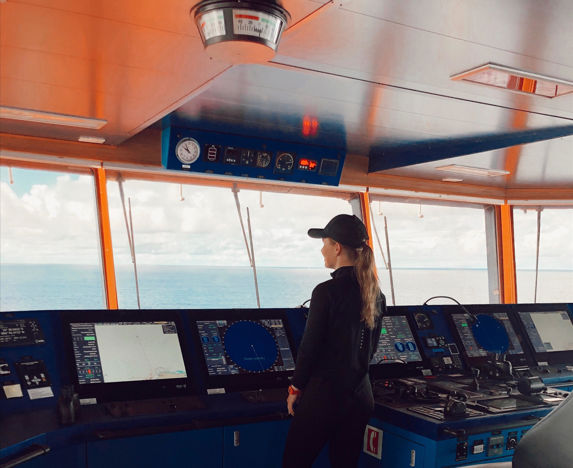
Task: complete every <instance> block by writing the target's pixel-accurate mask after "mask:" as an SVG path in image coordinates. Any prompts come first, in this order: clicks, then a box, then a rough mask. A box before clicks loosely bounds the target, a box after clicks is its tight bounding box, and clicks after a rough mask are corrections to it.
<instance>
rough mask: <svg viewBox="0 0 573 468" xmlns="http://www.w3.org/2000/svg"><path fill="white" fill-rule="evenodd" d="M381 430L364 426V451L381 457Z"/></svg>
mask: <svg viewBox="0 0 573 468" xmlns="http://www.w3.org/2000/svg"><path fill="white" fill-rule="evenodd" d="M383 435H384V434H383V432H382V430H381V429H378V428H376V427H373V426H366V430H365V431H364V449H363V450H364V453H367V454H368V455H371V456H373V457H376V458H378V459H379V460H381V459H382V436H383Z"/></svg>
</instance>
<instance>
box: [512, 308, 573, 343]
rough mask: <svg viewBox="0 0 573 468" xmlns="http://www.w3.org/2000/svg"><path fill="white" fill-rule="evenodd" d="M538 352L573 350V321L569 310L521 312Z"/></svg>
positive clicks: (526, 328)
mask: <svg viewBox="0 0 573 468" xmlns="http://www.w3.org/2000/svg"><path fill="white" fill-rule="evenodd" d="M519 317H520V319H521V321H522V323H523V325H524V327H525V331H526V332H527V336H528V337H529V341H530V342H531V345H532V346H533V350H534V351H535V352H536V353H554V352H558V351H573V323H572V322H571V319H570V318H569V314H568V313H567V311H564V310H563V311H560V310H555V311H547V312H545V311H544V312H519Z"/></svg>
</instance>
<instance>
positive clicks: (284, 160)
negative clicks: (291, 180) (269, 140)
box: [275, 153, 294, 174]
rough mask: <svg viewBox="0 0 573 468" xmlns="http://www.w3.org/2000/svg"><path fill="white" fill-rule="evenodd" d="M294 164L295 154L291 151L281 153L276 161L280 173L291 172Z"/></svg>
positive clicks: (277, 170) (276, 169) (276, 168)
mask: <svg viewBox="0 0 573 468" xmlns="http://www.w3.org/2000/svg"><path fill="white" fill-rule="evenodd" d="M293 166H294V156H293V155H292V154H291V153H281V154H279V155H278V156H277V161H276V162H275V171H276V172H279V173H284V174H286V173H289V172H291V171H292V168H293Z"/></svg>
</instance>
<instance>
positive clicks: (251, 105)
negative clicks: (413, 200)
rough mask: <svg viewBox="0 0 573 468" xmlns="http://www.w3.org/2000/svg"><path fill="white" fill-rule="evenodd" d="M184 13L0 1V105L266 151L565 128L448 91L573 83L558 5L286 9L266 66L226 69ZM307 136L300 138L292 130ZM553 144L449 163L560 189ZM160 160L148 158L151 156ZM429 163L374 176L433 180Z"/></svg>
mask: <svg viewBox="0 0 573 468" xmlns="http://www.w3.org/2000/svg"><path fill="white" fill-rule="evenodd" d="M195 3H197V0H187V1H183V0H172V1H170V2H157V1H156V0H137V1H136V0H114V1H112V0H102V1H99V2H94V1H92V0H26V1H19V0H10V1H8V2H4V3H0V9H1V14H0V61H1V63H2V67H1V69H0V79H1V81H0V104H1V105H4V106H12V107H23V108H31V109H36V110H44V111H49V112H58V113H65V114H73V115H81V116H86V117H97V118H102V119H106V120H107V121H108V124H107V125H106V126H105V127H103V128H102V129H101V130H99V131H92V132H88V134H95V135H99V136H104V137H105V138H106V139H107V141H106V143H108V144H121V143H122V142H124V141H125V140H126V139H128V138H129V137H131V136H132V135H134V134H136V133H137V132H139V131H141V130H143V129H144V128H146V127H147V126H150V125H152V124H154V123H157V122H159V120H160V119H161V118H162V117H163V116H165V115H166V114H168V113H170V112H171V111H174V112H173V119H174V121H176V122H179V123H184V124H188V125H196V126H203V127H209V128H217V129H219V130H224V131H232V132H241V133H247V134H253V135H255V134H256V135H257V136H264V137H268V138H289V139H295V140H301V141H307V142H310V143H316V144H323V145H340V144H344V145H346V147H347V150H348V152H349V153H351V154H356V155H369V154H370V153H371V152H372V151H373V149H375V148H377V147H379V146H380V145H387V144H392V143H404V142H419V141H424V140H428V139H436V138H448V139H455V138H458V137H465V136H472V135H473V136H475V135H488V136H492V135H493V136H495V135H498V134H501V133H504V132H509V131H512V130H526V129H542V128H548V127H557V126H564V125H571V124H572V123H573V94H569V95H565V96H562V97H560V98H556V99H547V98H543V97H539V96H529V95H524V94H515V93H511V92H508V91H504V90H500V89H494V88H489V87H485V86H479V85H475V84H470V83H467V82H462V81H453V80H451V79H450V76H451V75H452V74H455V73H459V72H461V71H464V70H466V69H469V68H472V67H475V66H477V65H482V64H484V63H487V62H495V63H499V64H501V65H505V66H509V67H514V68H518V69H523V70H527V71H530V72H533V73H538V74H546V75H549V76H553V77H557V78H561V79H565V80H570V81H571V80H573V28H571V19H572V18H573V2H571V1H570V0H552V1H550V2H539V1H537V0H504V1H503V2H499V1H496V0H465V1H460V0H430V1H427V2H399V1H395V0H376V1H373V0H338V1H336V2H330V1H328V0H284V2H283V4H284V6H285V8H286V9H287V10H288V11H289V12H290V13H291V16H292V21H291V23H290V25H289V26H290V29H288V30H287V31H286V32H285V33H284V35H283V39H282V43H281V45H280V48H279V53H278V54H277V55H276V56H275V58H274V59H273V60H272V62H271V63H268V64H259V65H252V64H251V65H238V66H231V65H230V64H228V63H223V62H218V61H216V60H214V59H212V58H211V57H210V55H209V50H208V49H207V50H204V49H203V46H202V43H201V40H200V39H199V37H198V34H197V31H196V28H195V25H194V24H193V21H192V19H191V17H190V15H189V10H190V8H191V7H192V6H193V5H194V4H195ZM304 116H312V117H315V118H317V119H318V121H319V122H320V126H319V133H318V135H317V136H316V137H314V139H309V137H305V136H304V135H302V133H301V126H302V119H303V118H304ZM0 124H1V126H2V131H4V132H8V133H17V134H29V135H36V136H48V137H52V138H62V139H71V140H74V139H77V137H78V136H79V135H84V134H86V131H85V130H81V129H77V128H72V127H62V128H54V127H53V126H48V125H38V124H30V123H24V122H17V121H13V120H2V121H1V122H0ZM571 145H572V139H571V137H565V138H561V139H557V140H551V141H547V142H539V143H532V144H529V145H523V146H521V147H518V148H517V149H512V148H508V149H501V150H495V151H487V152H484V153H479V154H474V155H467V156H461V157H457V158H451V159H449V160H448V161H447V162H448V163H451V162H455V163H457V164H464V165H471V166H480V167H487V168H492V169H495V168H508V167H509V168H510V170H511V174H510V175H509V176H507V177H501V178H488V179H481V178H477V177H476V178H473V177H472V176H470V177H466V179H465V180H467V181H469V182H471V183H476V184H482V185H489V186H496V187H521V186H545V185H552V184H554V185H556V186H566V185H569V186H573V164H572V162H571V161H572V154H573V148H572V146H571ZM158 157H159V155H158ZM443 164H445V162H444V161H438V162H431V163H430V162H426V163H422V164H417V165H414V166H410V167H402V168H397V169H392V170H389V171H385V172H386V173H388V174H392V175H400V176H408V177H418V178H422V179H432V180H440V179H441V178H442V177H443V175H442V174H441V173H436V171H435V166H436V165H443Z"/></svg>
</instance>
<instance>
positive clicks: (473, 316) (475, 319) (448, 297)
mask: <svg viewBox="0 0 573 468" xmlns="http://www.w3.org/2000/svg"><path fill="white" fill-rule="evenodd" d="M438 298H442V299H450V300H452V301H454V302H455V303H456V304H457V305H459V306H460V307H461V308H462V310H463V311H464V312H465V313H466V315H468V316H469V317H470V318H471V320H472V322H473V323H476V322H479V319H478V318H477V317H476V316H475V315H474V314H473V313H472V312H470V311H469V310H468V309H467V308H466V307H465V306H464V305H462V303H461V302H459V301H458V300H457V299H454V298H453V297H451V296H432V297H430V298H429V299H426V302H424V303H423V304H422V306H425V305H428V302H430V301H431V300H432V299H438ZM432 312H433V313H434V314H437V312H436V311H435V310H432Z"/></svg>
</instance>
